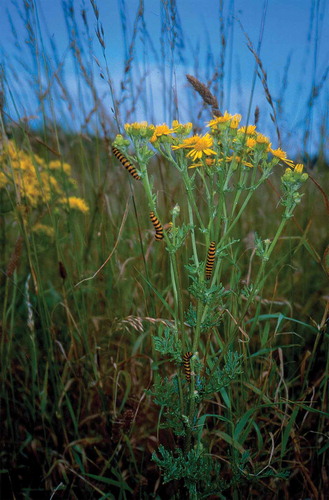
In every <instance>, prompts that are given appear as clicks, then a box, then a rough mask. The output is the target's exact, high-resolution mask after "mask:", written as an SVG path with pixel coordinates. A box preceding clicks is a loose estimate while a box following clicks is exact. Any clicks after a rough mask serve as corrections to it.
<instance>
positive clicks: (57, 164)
mask: <svg viewBox="0 0 329 500" xmlns="http://www.w3.org/2000/svg"><path fill="white" fill-rule="evenodd" d="M49 168H50V170H62V169H63V171H64V172H65V173H66V174H67V175H71V165H69V164H68V163H62V162H61V161H59V160H54V161H51V162H49Z"/></svg>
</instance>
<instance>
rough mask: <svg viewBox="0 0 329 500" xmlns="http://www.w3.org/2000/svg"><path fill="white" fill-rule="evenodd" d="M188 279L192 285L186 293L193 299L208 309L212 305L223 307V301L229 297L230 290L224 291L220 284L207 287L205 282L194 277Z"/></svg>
mask: <svg viewBox="0 0 329 500" xmlns="http://www.w3.org/2000/svg"><path fill="white" fill-rule="evenodd" d="M190 279H191V281H192V284H191V285H190V286H189V287H188V291H189V292H190V294H191V295H192V296H193V297H195V298H196V299H197V300H199V301H200V302H201V303H202V304H203V305H207V306H208V307H209V308H211V307H213V306H214V305H218V306H219V305H220V306H221V307H224V300H223V299H224V298H226V297H227V296H228V295H230V293H231V291H230V290H226V289H225V287H224V286H223V285H222V284H221V283H220V284H219V285H212V286H209V283H208V282H207V281H200V280H199V279H198V278H195V277H194V276H190Z"/></svg>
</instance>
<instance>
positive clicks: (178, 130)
mask: <svg viewBox="0 0 329 500" xmlns="http://www.w3.org/2000/svg"><path fill="white" fill-rule="evenodd" d="M171 127H172V128H173V129H174V133H175V134H180V135H188V134H189V133H190V132H191V130H192V127H193V124H192V123H191V122H188V123H179V121H178V120H173V122H172V124H171Z"/></svg>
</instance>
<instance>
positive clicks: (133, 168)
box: [112, 146, 140, 181]
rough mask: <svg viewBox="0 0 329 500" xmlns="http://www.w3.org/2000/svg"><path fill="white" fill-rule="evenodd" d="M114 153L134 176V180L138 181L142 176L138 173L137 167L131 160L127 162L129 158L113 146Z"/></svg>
mask: <svg viewBox="0 0 329 500" xmlns="http://www.w3.org/2000/svg"><path fill="white" fill-rule="evenodd" d="M112 153H113V154H114V156H115V157H116V158H118V160H119V161H120V162H121V163H122V165H123V166H124V167H125V168H126V169H127V170H128V172H129V173H130V175H132V176H133V178H134V179H136V180H137V181H138V180H139V179H140V176H139V175H138V173H137V172H136V169H135V167H134V166H133V165H132V164H131V163H130V161H129V160H127V158H126V157H125V156H124V155H123V154H122V153H121V151H119V150H118V148H115V147H114V146H112Z"/></svg>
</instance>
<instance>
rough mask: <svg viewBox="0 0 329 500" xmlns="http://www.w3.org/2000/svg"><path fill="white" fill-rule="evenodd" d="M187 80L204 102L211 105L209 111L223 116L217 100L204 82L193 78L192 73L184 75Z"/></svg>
mask: <svg viewBox="0 0 329 500" xmlns="http://www.w3.org/2000/svg"><path fill="white" fill-rule="evenodd" d="M186 78H187V80H188V81H189V83H190V84H191V85H192V87H193V88H194V90H195V91H196V92H198V94H199V95H200V96H201V97H202V99H203V102H204V103H205V104H208V105H209V106H211V111H212V114H213V115H214V116H223V114H222V113H221V111H220V109H219V106H218V101H217V99H216V97H215V96H214V95H213V94H212V93H211V92H210V90H209V89H208V87H207V86H206V85H205V84H204V83H201V82H200V80H198V79H197V78H195V76H192V75H186Z"/></svg>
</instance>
